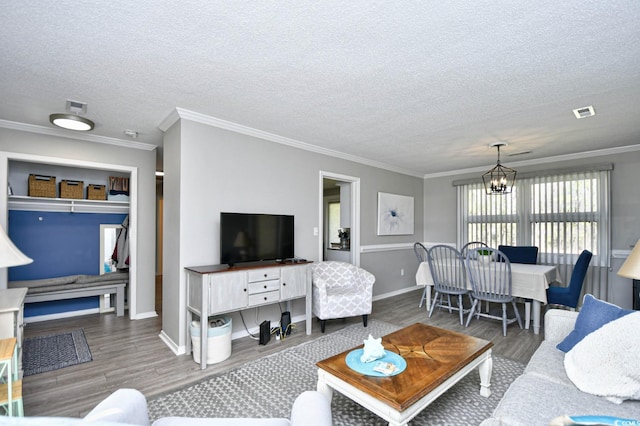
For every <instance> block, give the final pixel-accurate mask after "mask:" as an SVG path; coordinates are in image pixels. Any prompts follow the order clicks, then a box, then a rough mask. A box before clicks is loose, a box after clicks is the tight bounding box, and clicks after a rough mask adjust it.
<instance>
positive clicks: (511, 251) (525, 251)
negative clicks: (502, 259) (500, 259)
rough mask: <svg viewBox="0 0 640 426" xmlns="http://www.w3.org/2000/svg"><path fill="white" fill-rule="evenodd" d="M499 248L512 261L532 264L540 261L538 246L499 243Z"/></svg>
mask: <svg viewBox="0 0 640 426" xmlns="http://www.w3.org/2000/svg"><path fill="white" fill-rule="evenodd" d="M498 250H500V251H501V252H502V253H504V255H505V256H507V257H508V258H509V262H511V263H528V264H531V265H535V264H536V263H538V247H536V246H503V245H499V246H498Z"/></svg>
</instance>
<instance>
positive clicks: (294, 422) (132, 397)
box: [0, 389, 332, 426]
mask: <svg viewBox="0 0 640 426" xmlns="http://www.w3.org/2000/svg"><path fill="white" fill-rule="evenodd" d="M0 425H11V426H20V425H24V426H35V425H38V426H67V425H69V426H73V425H88V426H122V425H135V426H149V425H150V422H149V416H148V411H147V400H146V398H145V397H144V395H143V394H142V393H141V392H139V391H137V390H135V389H118V390H117V391H115V392H114V393H112V394H111V395H109V396H108V397H107V398H106V399H104V400H103V401H102V402H101V403H100V404H98V405H97V406H96V407H95V408H94V409H93V410H91V412H89V414H87V415H86V416H85V417H84V418H82V419H75V418H69V417H0ZM173 425H175V426H223V425H225V426H241V425H248V426H331V425H332V417H331V403H330V402H329V400H328V399H327V398H326V397H325V396H324V395H322V394H321V393H319V392H316V391H306V392H303V393H301V394H300V395H298V397H297V398H296V400H295V401H294V403H293V407H292V408H291V419H284V418H273V419H249V418H245V419H242V418H237V419H228V418H208V419H198V418H185V417H165V418H161V419H158V420H156V421H155V422H154V423H153V426H173Z"/></svg>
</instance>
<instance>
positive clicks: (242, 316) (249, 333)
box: [238, 311, 260, 340]
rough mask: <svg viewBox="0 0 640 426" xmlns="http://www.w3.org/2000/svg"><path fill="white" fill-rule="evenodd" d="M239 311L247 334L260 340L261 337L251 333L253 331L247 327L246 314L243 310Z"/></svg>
mask: <svg viewBox="0 0 640 426" xmlns="http://www.w3.org/2000/svg"><path fill="white" fill-rule="evenodd" d="M238 313H240V319H241V320H242V325H244V329H245V330H246V332H247V334H248V335H249V337H250V338H252V339H253V340H258V339H260V337H258V336H255V335H253V334H251V332H250V331H249V329H248V328H247V323H246V322H244V315H242V311H238Z"/></svg>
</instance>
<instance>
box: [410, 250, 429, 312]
mask: <svg viewBox="0 0 640 426" xmlns="http://www.w3.org/2000/svg"><path fill="white" fill-rule="evenodd" d="M428 251H429V250H427V248H426V247H425V246H424V245H423V244H422V243H414V244H413V252H414V253H415V254H416V257H417V258H418V267H420V264H421V263H422V262H428V260H427V256H428ZM427 291H431V288H429V286H428V285H426V286H424V290H423V291H422V297H421V298H420V304H419V305H418V308H422V304H423V303H424V302H425V301H426V300H427ZM428 308H429V307H428V306H427V309H428Z"/></svg>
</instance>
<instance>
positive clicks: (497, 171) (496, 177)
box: [482, 142, 516, 195]
mask: <svg viewBox="0 0 640 426" xmlns="http://www.w3.org/2000/svg"><path fill="white" fill-rule="evenodd" d="M506 145H507V143H506V142H494V143H492V144H491V145H489V146H490V147H492V148H493V147H494V146H495V147H496V148H498V163H497V164H496V166H495V167H494V168H493V169H491V170H489V171H488V172H487V173H485V174H483V175H482V182H483V183H484V188H485V190H486V191H487V195H503V194H510V193H511V190H512V189H513V184H514V183H515V181H516V171H515V170H513V169H510V168H509V167H505V166H503V165H502V164H500V147H501V146H506Z"/></svg>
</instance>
